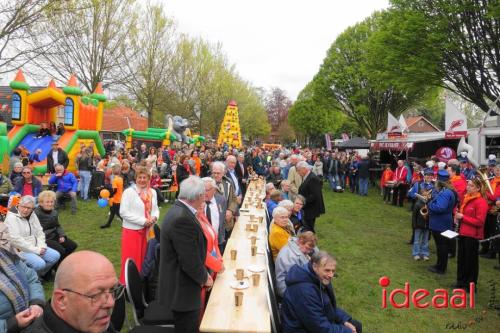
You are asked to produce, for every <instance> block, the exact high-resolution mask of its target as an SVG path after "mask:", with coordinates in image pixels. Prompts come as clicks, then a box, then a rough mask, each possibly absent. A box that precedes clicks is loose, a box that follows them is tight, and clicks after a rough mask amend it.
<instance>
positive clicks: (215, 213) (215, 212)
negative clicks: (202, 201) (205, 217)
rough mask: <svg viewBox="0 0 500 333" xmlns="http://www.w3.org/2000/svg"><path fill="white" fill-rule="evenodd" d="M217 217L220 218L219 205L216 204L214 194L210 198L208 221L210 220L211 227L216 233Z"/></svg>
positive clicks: (217, 228)
mask: <svg viewBox="0 0 500 333" xmlns="http://www.w3.org/2000/svg"><path fill="white" fill-rule="evenodd" d="M206 209H207V208H206V207H205V213H206ZM219 219H220V214H219V207H218V206H217V201H216V200H215V196H214V197H212V200H210V221H212V228H213V229H214V230H215V232H216V233H218V232H219Z"/></svg>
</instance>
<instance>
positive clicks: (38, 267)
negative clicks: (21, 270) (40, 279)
mask: <svg viewBox="0 0 500 333" xmlns="http://www.w3.org/2000/svg"><path fill="white" fill-rule="evenodd" d="M20 256H21V258H23V259H24V261H25V262H26V265H28V266H29V267H31V268H33V269H34V270H35V271H36V272H37V274H38V276H43V275H45V274H46V273H47V272H48V271H50V269H51V268H52V266H54V265H55V264H56V263H57V261H58V260H59V258H60V257H61V255H60V254H59V252H57V251H56V250H54V249H51V248H50V247H48V248H47V251H45V253H44V254H43V255H39V254H35V253H28V252H21V253H20Z"/></svg>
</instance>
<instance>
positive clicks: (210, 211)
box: [201, 177, 227, 253]
mask: <svg viewBox="0 0 500 333" xmlns="http://www.w3.org/2000/svg"><path fill="white" fill-rule="evenodd" d="M201 180H203V181H204V182H205V215H206V216H207V219H208V222H210V224H211V225H212V227H213V228H214V230H216V231H217V233H218V238H219V240H218V243H219V250H220V252H221V253H223V252H224V246H225V245H226V235H225V230H226V229H225V222H226V209H227V203H226V199H225V198H224V196H223V195H222V194H220V193H219V192H218V187H217V183H216V182H215V180H214V179H213V178H210V177H205V178H202V179H201Z"/></svg>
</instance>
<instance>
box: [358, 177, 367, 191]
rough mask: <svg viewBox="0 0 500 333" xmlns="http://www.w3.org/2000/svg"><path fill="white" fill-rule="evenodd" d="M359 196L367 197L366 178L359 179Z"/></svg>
mask: <svg viewBox="0 0 500 333" xmlns="http://www.w3.org/2000/svg"><path fill="white" fill-rule="evenodd" d="M359 194H360V195H368V178H361V177H360V178H359Z"/></svg>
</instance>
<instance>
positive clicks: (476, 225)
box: [459, 197, 488, 239]
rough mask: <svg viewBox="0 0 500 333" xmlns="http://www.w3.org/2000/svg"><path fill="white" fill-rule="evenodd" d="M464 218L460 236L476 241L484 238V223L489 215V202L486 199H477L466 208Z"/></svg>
mask: <svg viewBox="0 0 500 333" xmlns="http://www.w3.org/2000/svg"><path fill="white" fill-rule="evenodd" d="M463 214H464V217H463V218H462V221H461V222H460V223H461V224H460V232H459V234H460V236H467V237H472V238H475V239H483V238H484V222H485V220H486V214H488V202H487V201H486V199H485V198H483V197H479V198H476V199H474V200H472V201H470V202H469V203H467V205H466V206H465V207H464V211H463Z"/></svg>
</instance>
